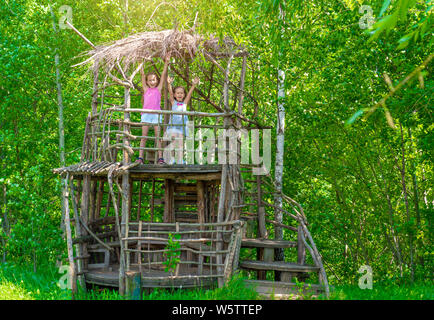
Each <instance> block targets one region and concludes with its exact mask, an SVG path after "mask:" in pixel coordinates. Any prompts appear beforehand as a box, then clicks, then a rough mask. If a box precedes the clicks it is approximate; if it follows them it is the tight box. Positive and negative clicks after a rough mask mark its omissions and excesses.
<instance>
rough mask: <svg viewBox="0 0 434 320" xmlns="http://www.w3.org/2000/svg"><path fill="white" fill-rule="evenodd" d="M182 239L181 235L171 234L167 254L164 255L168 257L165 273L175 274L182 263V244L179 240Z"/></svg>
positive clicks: (165, 263) (165, 262)
mask: <svg viewBox="0 0 434 320" xmlns="http://www.w3.org/2000/svg"><path fill="white" fill-rule="evenodd" d="M180 239H181V235H180V234H175V235H173V234H171V233H169V237H168V242H167V246H166V250H167V251H166V252H165V253H164V254H165V256H166V261H164V262H163V264H164V265H165V266H166V268H165V269H164V271H166V272H171V273H173V272H175V269H176V267H177V266H178V264H179V262H180V261H181V251H180V249H181V243H180V242H179V241H177V240H180Z"/></svg>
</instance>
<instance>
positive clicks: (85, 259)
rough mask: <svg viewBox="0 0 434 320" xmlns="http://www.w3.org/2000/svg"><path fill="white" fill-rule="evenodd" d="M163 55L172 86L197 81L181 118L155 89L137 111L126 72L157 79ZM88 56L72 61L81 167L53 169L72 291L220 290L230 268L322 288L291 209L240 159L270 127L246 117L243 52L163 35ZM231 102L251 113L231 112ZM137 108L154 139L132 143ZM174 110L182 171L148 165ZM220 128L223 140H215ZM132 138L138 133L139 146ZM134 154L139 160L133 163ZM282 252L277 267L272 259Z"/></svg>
mask: <svg viewBox="0 0 434 320" xmlns="http://www.w3.org/2000/svg"><path fill="white" fill-rule="evenodd" d="M88 43H90V42H89V41H88ZM168 51H171V53H172V61H171V64H170V66H169V73H170V74H171V76H172V77H174V78H175V82H176V84H177V85H179V84H180V85H183V86H185V87H186V88H189V87H190V86H191V85H192V80H191V79H192V73H193V72H194V73H195V76H199V77H200V79H201V83H200V85H199V86H198V87H197V88H196V90H195V91H194V94H193V97H192V100H191V103H190V104H189V106H188V109H187V110H188V111H182V112H179V111H171V105H170V103H169V99H168V91H167V85H165V86H164V88H163V92H162V106H161V110H147V109H146V110H144V109H143V108H142V104H141V96H142V91H143V90H142V88H141V85H140V81H138V80H137V79H136V78H139V77H135V76H136V75H137V74H138V72H139V71H140V69H141V68H142V67H144V68H145V70H147V71H156V72H157V73H158V71H159V70H158V66H161V59H160V58H161V57H164V56H165V54H166V52H168ZM89 55H90V58H89V59H88V60H86V61H85V62H84V63H91V66H92V67H93V92H92V96H91V97H90V98H91V106H92V109H91V112H90V113H89V115H88V117H87V119H86V127H85V132H84V138H83V147H82V154H81V161H80V163H78V164H75V165H70V166H67V167H63V168H58V169H54V172H55V173H57V174H59V175H61V176H62V178H63V179H64V181H65V185H67V186H68V188H65V189H66V190H65V192H64V200H65V202H64V203H65V223H66V231H67V235H68V255H69V262H70V267H71V272H72V283H73V289H74V288H75V284H76V283H77V279H78V282H79V283H80V285H81V286H82V287H84V288H85V287H86V285H87V284H96V285H100V286H109V287H117V288H119V290H120V292H121V294H128V293H129V294H131V292H132V290H133V289H134V288H136V289H137V286H139V288H142V289H149V288H157V287H167V288H169V287H170V288H171V287H176V288H181V287H182V288H188V287H199V286H200V287H213V286H217V285H218V286H223V285H224V284H225V282H226V281H228V279H229V278H230V276H231V275H233V274H234V272H235V271H236V270H244V272H246V274H248V276H249V279H251V280H247V281H246V284H247V285H249V286H253V287H255V288H256V290H258V292H261V293H264V294H266V293H270V292H271V291H273V292H274V293H275V294H279V293H290V292H293V291H294V290H296V289H294V288H295V285H294V281H293V280H294V279H293V278H294V277H296V278H297V279H298V280H301V281H306V279H307V278H308V276H309V275H311V276H312V277H311V279H312V281H314V283H312V284H311V286H310V288H313V289H314V290H316V291H322V290H325V292H326V293H328V284H327V277H326V274H325V272H324V268H323V265H322V262H321V256H320V254H319V252H318V250H317V248H316V246H315V243H314V242H313V239H312V236H311V234H310V233H309V230H308V228H307V225H308V223H307V221H306V217H305V215H304V213H303V209H302V207H301V206H300V205H299V204H298V203H297V202H295V201H294V200H292V199H291V198H289V197H288V196H286V195H284V194H280V193H277V192H276V189H275V188H274V184H273V181H272V179H270V177H269V175H267V170H263V165H264V164H263V163H261V162H260V161H257V159H256V160H255V161H253V162H252V161H246V158H243V157H244V156H243V154H244V155H245V154H246V153H245V152H244V151H245V150H247V159H250V158H249V154H250V152H251V151H252V158H254V157H253V153H254V152H256V153H258V154H259V153H260V151H261V150H262V151H263V152H265V151H264V150H263V149H264V147H265V144H264V145H263V146H262V144H259V145H261V146H262V147H260V148H259V147H258V148H254V147H251V148H250V147H249V148H247V149H246V148H242V147H241V141H242V137H241V136H242V135H244V136H245V135H246V134H247V136H250V134H252V142H253V140H254V139H253V136H255V137H259V138H260V137H261V132H262V131H263V130H264V129H268V130H270V127H266V126H264V125H263V124H261V122H260V121H258V120H257V119H259V118H260V113H259V110H258V104H257V102H256V100H255V99H254V96H252V95H251V94H249V91H252V90H254V85H255V84H254V77H255V70H254V67H252V64H251V63H250V62H251V61H250V58H249V54H248V52H247V51H246V50H245V49H243V48H241V47H240V46H238V45H236V44H235V43H234V42H233V41H232V40H230V39H225V40H223V41H217V40H216V39H205V38H204V37H202V36H200V35H197V34H195V33H193V32H191V31H183V32H181V31H177V30H167V31H160V32H145V33H141V34H137V35H133V36H130V37H128V38H125V39H122V40H119V41H116V42H114V43H113V44H111V45H107V46H98V47H94V48H93V50H92V51H90V52H89ZM248 73H251V74H252V77H251V78H252V79H250V81H246V79H247V77H246V75H247V74H248ZM243 103H244V105H245V106H246V104H248V105H249V106H250V108H249V110H254V115H253V116H252V115H250V116H247V115H245V114H244V113H243ZM144 112H145V113H147V112H149V113H153V114H158V115H159V116H160V118H161V121H160V122H159V123H158V124H157V125H158V126H159V128H160V133H161V134H160V136H156V135H155V134H153V135H152V133H153V130H150V131H149V134H148V136H146V137H144V136H142V134H141V132H142V131H141V129H142V127H143V126H144V125H149V124H146V123H143V122H140V114H141V113H144ZM175 114H176V115H181V116H182V117H184V116H187V117H188V123H183V126H185V127H187V126H189V130H190V134H189V135H188V136H185V137H184V139H185V141H184V142H183V145H184V147H182V148H180V149H179V148H178V149H177V148H172V149H171V150H172V151H170V152H173V153H175V152H182V153H183V159H184V160H185V164H174V165H170V164H157V162H156V159H157V153H158V151H164V150H166V151H167V150H168V149H167V148H168V147H169V146H170V144H171V143H172V142H173V141H172V140H170V141H168V140H167V139H166V138H165V136H164V132H165V130H166V128H167V126H168V125H170V119H171V117H172V116H173V115H175ZM186 119H187V118H186ZM231 129H232V132H236V134H235V135H234V134H232V135H228V134H227V133H228V132H230V131H231ZM240 132H242V134H241V133H240ZM253 133H255V135H253ZM234 136H235V139H232V140H231V137H232V138H233V137H234ZM142 138H147V143H146V145H145V146H144V147H143V146H142V147H140V140H141V139H142ZM159 139H160V141H162V144H161V146H162V147H161V148H158V147H157V146H158V143H157V142H158V140H159ZM249 146H250V145H249ZM140 149H143V150H145V154H146V160H147V161H146V162H147V163H146V164H139V163H137V162H135V160H136V157H137V155H138V152H139V150H140ZM253 149H255V150H253ZM243 150H244V151H243ZM243 152H244V153H243ZM216 155H217V156H216ZM242 158H243V159H242ZM261 168H262V169H261ZM278 215H280V216H282V215H283V220H282V219H277V218H275V217H276V216H278ZM71 226H72V227H74V228H73V230H74V234H72V232H71ZM276 230H283V231H284V232H283V238H281V239H273V237H272V235H273V234H274V232H275V231H276ZM275 252H276V253H277V254H276V259H275V258H274V257H275ZM282 253H284V254H285V261H277V260H282V259H281V258H280V259H277V257H279V256H280V257H282ZM306 253H309V254H308V255H307V254H306ZM240 257H241V258H240ZM288 261H292V262H288ZM306 287H307V285H306Z"/></svg>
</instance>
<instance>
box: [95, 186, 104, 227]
mask: <svg viewBox="0 0 434 320" xmlns="http://www.w3.org/2000/svg"><path fill="white" fill-rule="evenodd" d="M104 183H105V181H104V180H100V181H99V186H98V193H97V195H96V207H95V219H99V218H100V217H101V203H102V198H103V195H104Z"/></svg>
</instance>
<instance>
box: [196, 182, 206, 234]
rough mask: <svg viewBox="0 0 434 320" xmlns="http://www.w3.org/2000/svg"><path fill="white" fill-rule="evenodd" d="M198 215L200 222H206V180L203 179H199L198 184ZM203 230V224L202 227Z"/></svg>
mask: <svg viewBox="0 0 434 320" xmlns="http://www.w3.org/2000/svg"><path fill="white" fill-rule="evenodd" d="M196 187H197V215H198V220H199V223H200V224H202V223H205V197H204V196H205V188H204V182H203V181H202V180H198V181H197V184H196ZM200 229H201V230H203V226H201V227H200Z"/></svg>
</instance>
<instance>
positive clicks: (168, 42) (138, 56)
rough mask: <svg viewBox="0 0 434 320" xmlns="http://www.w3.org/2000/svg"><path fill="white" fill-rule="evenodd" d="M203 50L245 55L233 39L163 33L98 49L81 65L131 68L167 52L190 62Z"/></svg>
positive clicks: (211, 52) (135, 35)
mask: <svg viewBox="0 0 434 320" xmlns="http://www.w3.org/2000/svg"><path fill="white" fill-rule="evenodd" d="M203 51H206V53H208V54H211V55H213V56H225V55H227V54H228V53H229V52H231V53H236V54H237V55H242V54H243V53H245V51H244V50H242V49H241V48H240V47H238V46H237V45H236V44H235V42H234V41H233V40H232V39H228V38H225V39H224V40H223V41H220V42H219V41H218V39H216V38H214V37H212V38H211V39H205V38H204V37H203V36H201V35H198V34H195V33H193V32H191V31H190V30H189V31H178V30H163V31H151V32H142V33H137V34H134V35H131V36H129V37H127V38H124V39H120V40H117V41H115V42H114V43H112V44H108V45H102V46H97V47H95V48H94V49H93V50H90V51H89V52H87V53H86V54H87V55H89V56H90V57H89V58H88V59H87V60H86V61H84V62H82V63H80V65H81V64H88V63H92V62H97V63H98V64H99V65H100V66H101V67H105V68H106V69H111V68H113V66H115V65H116V64H117V63H121V64H122V65H123V67H124V68H125V69H128V67H129V66H130V65H131V64H133V63H135V62H142V61H144V60H146V61H150V60H152V58H156V57H160V58H163V57H164V56H165V55H166V54H167V53H168V52H171V56H172V57H175V58H181V59H185V60H190V59H193V58H194V57H195V56H196V55H197V54H198V53H199V52H201V53H203Z"/></svg>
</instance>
